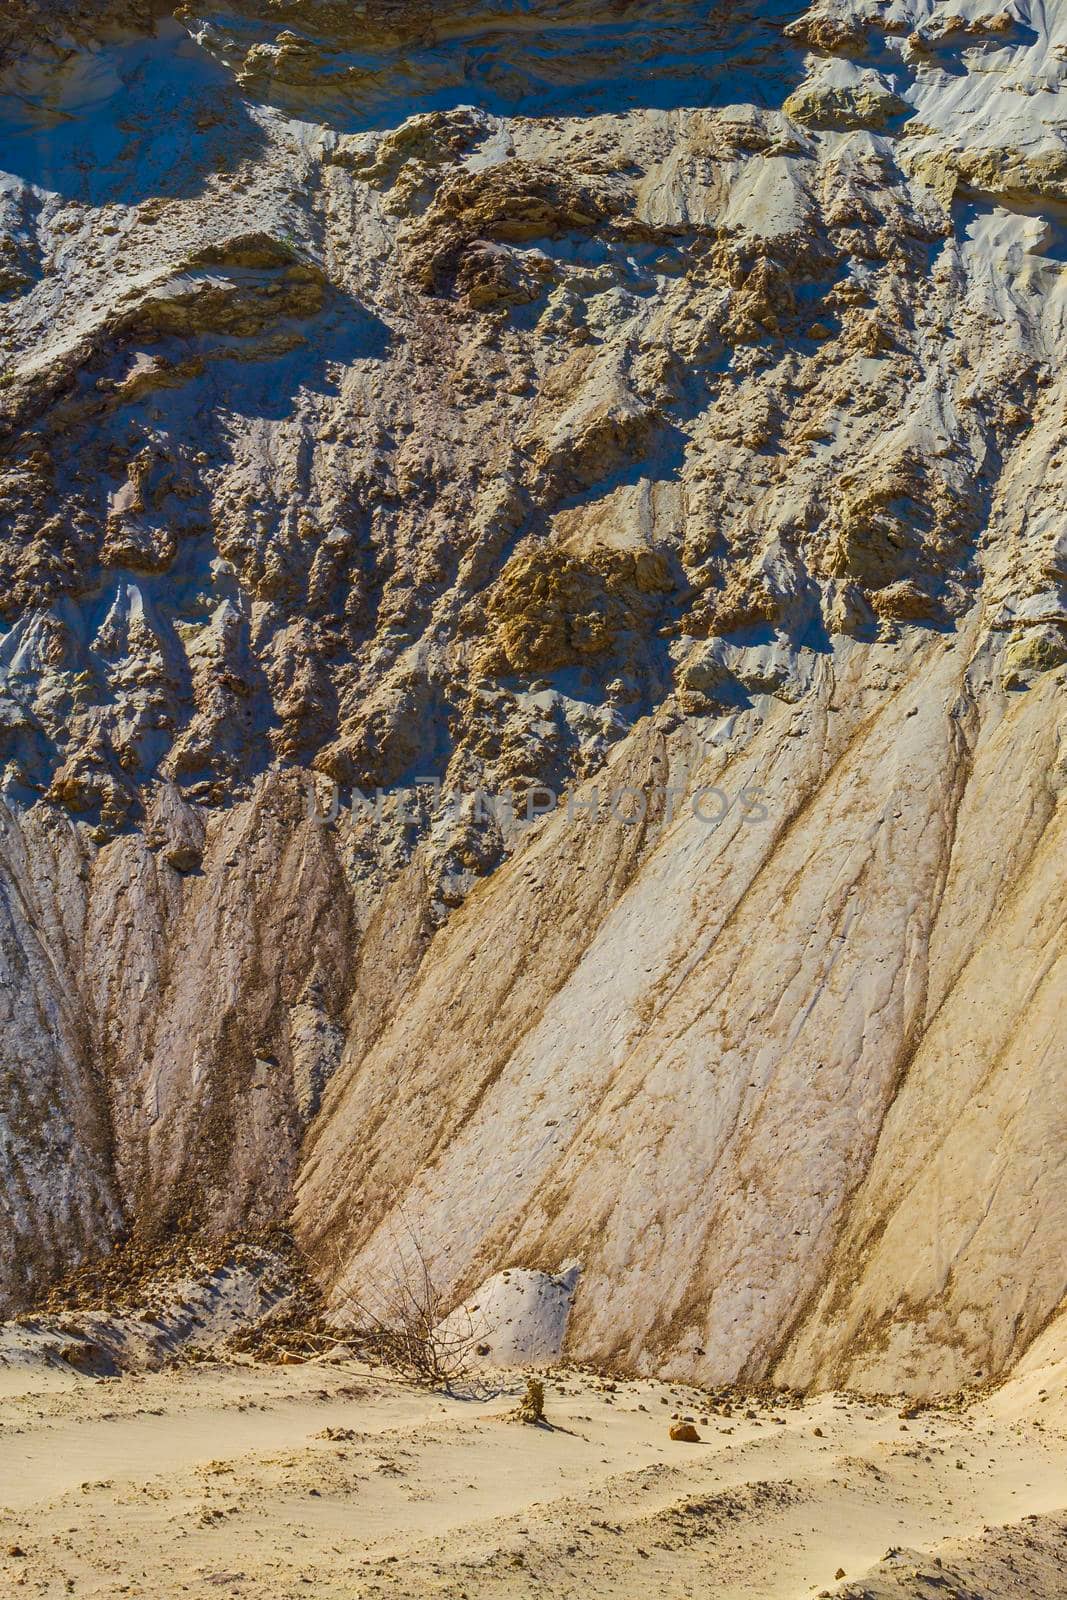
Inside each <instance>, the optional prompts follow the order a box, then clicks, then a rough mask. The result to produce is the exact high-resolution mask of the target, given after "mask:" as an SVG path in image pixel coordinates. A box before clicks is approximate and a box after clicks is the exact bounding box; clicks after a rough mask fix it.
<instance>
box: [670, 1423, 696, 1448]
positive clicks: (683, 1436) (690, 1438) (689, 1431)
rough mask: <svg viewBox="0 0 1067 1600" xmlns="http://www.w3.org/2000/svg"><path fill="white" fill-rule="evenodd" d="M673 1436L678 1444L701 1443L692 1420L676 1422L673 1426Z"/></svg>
mask: <svg viewBox="0 0 1067 1600" xmlns="http://www.w3.org/2000/svg"><path fill="white" fill-rule="evenodd" d="M671 1438H672V1439H674V1440H675V1442H676V1443H678V1444H699V1443H700V1435H699V1433H698V1432H697V1431H696V1429H695V1428H694V1427H693V1424H692V1423H691V1422H676V1423H675V1424H674V1425H673V1427H672V1428H671Z"/></svg>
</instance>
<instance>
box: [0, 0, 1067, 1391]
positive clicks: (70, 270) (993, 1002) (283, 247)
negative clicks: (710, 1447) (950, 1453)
mask: <svg viewBox="0 0 1067 1600" xmlns="http://www.w3.org/2000/svg"><path fill="white" fill-rule="evenodd" d="M16 21H18V24H19V26H18V27H17V29H16V28H14V27H9V29H8V34H7V35H3V34H0V58H3V56H4V52H5V51H6V53H7V54H6V65H5V67H4V69H3V77H2V80H0V141H2V142H0V167H2V168H3V169H5V175H4V176H2V177H0V294H2V299H0V340H2V345H0V351H2V353H0V365H2V377H0V385H2V386H0V425H2V428H3V442H2V445H0V516H2V518H3V529H4V537H3V541H2V543H0V563H2V579H3V581H2V583H0V615H2V617H3V626H4V629H5V632H4V634H3V637H2V639H0V673H2V677H3V683H2V685H0V696H2V698H0V729H2V738H3V748H2V750H0V760H2V762H3V772H2V788H3V801H4V811H3V822H4V827H3V831H2V836H0V853H2V857H3V872H4V879H3V882H4V898H3V924H2V949H3V962H4V976H5V1001H4V1005H5V1011H4V1018H3V1028H4V1037H5V1044H4V1053H3V1067H4V1083H5V1094H4V1097H3V1103H2V1107H0V1127H2V1129H3V1135H2V1137H0V1204H3V1206H4V1208H5V1212H6V1214H7V1218H8V1231H9V1237H10V1238H11V1239H12V1240H13V1241H14V1248H13V1249H11V1250H10V1251H6V1252H5V1254H4V1257H3V1259H2V1261H0V1295H4V1296H6V1297H7V1303H8V1304H9V1305H11V1306H17V1305H19V1304H24V1303H26V1302H27V1301H28V1300H29V1299H31V1298H32V1296H33V1295H34V1293H36V1292H38V1291H39V1290H40V1288H41V1287H42V1286H43V1285H44V1284H46V1283H47V1282H48V1281H49V1279H50V1278H51V1277H52V1276H54V1275H55V1274H56V1273H57V1272H59V1271H60V1270H62V1269H63V1267H64V1266H66V1265H69V1264H70V1263H71V1262H73V1261H75V1260H77V1259H79V1258H80V1257H81V1256H82V1255H84V1254H85V1253H86V1252H91V1251H93V1250H98V1249H106V1248H107V1247H108V1246H109V1244H110V1243H111V1242H112V1241H113V1240H114V1239H116V1238H117V1237H119V1236H120V1235H121V1234H122V1233H123V1232H124V1231H127V1230H129V1229H133V1230H135V1231H136V1232H138V1233H141V1234H144V1235H145V1236H146V1237H151V1235H152V1233H153V1232H159V1231H161V1230H165V1229H170V1228H173V1227H175V1226H182V1227H187V1228H200V1227H207V1228H213V1229H216V1230H219V1231H225V1230H229V1229H232V1228H233V1227H241V1226H246V1227H247V1228H249V1229H250V1230H256V1229H259V1228H262V1227H266V1226H268V1225H270V1224H271V1223H273V1222H275V1221H277V1220H279V1219H285V1218H288V1217H289V1216H290V1214H292V1215H294V1216H295V1224H296V1227H297V1231H298V1235H299V1237H300V1238H301V1240H302V1242H303V1245H304V1247H305V1249H306V1250H307V1251H308V1252H309V1254H310V1255H311V1257H312V1258H313V1259H314V1260H315V1261H316V1262H317V1263H318V1266H319V1270H320V1272H321V1273H322V1275H323V1277H324V1280H325V1281H326V1283H327V1286H328V1287H329V1288H330V1289H331V1290H332V1291H333V1292H334V1293H335V1295H336V1296H337V1298H338V1303H339V1304H340V1303H343V1301H344V1297H345V1294H346V1291H347V1288H348V1287H349V1286H350V1285H351V1284H352V1283H353V1282H357V1281H358V1282H360V1283H366V1282H373V1280H374V1277H375V1274H376V1273H379V1272H381V1271H383V1270H388V1269H389V1261H390V1257H391V1254H392V1253H395V1249H396V1240H397V1237H398V1233H403V1234H406V1233H409V1232H410V1231H411V1229H412V1227H414V1228H416V1229H417V1232H418V1235H419V1238H420V1240H421V1242H422V1245H423V1247H424V1249H425V1251H426V1253H427V1256H428V1258H429V1259H431V1260H432V1262H433V1264H434V1266H435V1269H436V1270H437V1271H438V1272H439V1273H440V1275H441V1277H442V1279H443V1280H445V1281H447V1282H448V1283H449V1284H450V1285H452V1286H454V1288H455V1291H456V1293H457V1295H458V1294H459V1293H461V1292H465V1291H467V1290H469V1289H471V1288H473V1287H474V1286H475V1285H476V1284H477V1283H478V1282H479V1281H480V1280H481V1279H483V1278H485V1277H487V1276H488V1275H489V1274H490V1273H492V1272H493V1271H495V1270H497V1269H498V1268H499V1267H501V1266H506V1265H508V1264H511V1263H517V1264H523V1265H528V1266H533V1267H539V1268H549V1269H555V1268H557V1267H558V1266H560V1265H561V1263H562V1262H563V1261H564V1260H567V1259H571V1258H576V1259H579V1260H581V1262H582V1264H583V1276H582V1284H581V1288H580V1291H579V1294H578V1297H577V1300H576V1305H575V1312H574V1318H573V1321H572V1328H571V1333H570V1344H571V1348H572V1350H573V1351H574V1352H575V1353H576V1354H580V1355H583V1356H595V1357H598V1358H602V1357H604V1358H606V1357H614V1358H618V1359H622V1360H624V1361H626V1362H627V1363H628V1364H630V1365H633V1366H648V1365H655V1366H657V1367H660V1368H667V1369H669V1370H672V1371H676V1372H678V1373H685V1374H687V1375H692V1376H696V1377H699V1376H708V1375H715V1376H722V1377H734V1376H738V1375H740V1376H743V1377H746V1378H753V1377H760V1376H764V1375H768V1374H770V1375H773V1376H775V1377H778V1378H780V1379H781V1380H783V1381H788V1382H796V1383H804V1384H806V1383H816V1382H817V1383H825V1382H836V1383H853V1384H857V1385H863V1386H867V1387H874V1388H881V1389H887V1388H894V1387H898V1386H900V1385H904V1384H907V1385H908V1386H910V1387H914V1388H916V1389H924V1388H925V1389H931V1388H948V1387H953V1386H955V1385H958V1384H959V1383H961V1382H965V1381H968V1380H970V1379H971V1378H973V1377H974V1376H975V1375H976V1374H981V1375H983V1376H987V1375H989V1374H991V1373H996V1372H1001V1371H1003V1370H1006V1369H1007V1368H1008V1367H1009V1366H1010V1365H1011V1364H1012V1362H1013V1361H1014V1360H1015V1359H1016V1358H1017V1357H1018V1355H1019V1354H1020V1353H1021V1352H1022V1351H1023V1350H1024V1349H1026V1347H1027V1346H1028V1344H1029V1343H1030V1341H1031V1340H1032V1339H1033V1337H1034V1336H1035V1334H1036V1333H1037V1332H1038V1331H1039V1329H1040V1328H1041V1327H1042V1326H1043V1325H1044V1323H1045V1322H1046V1321H1047V1320H1048V1319H1049V1318H1050V1317H1051V1316H1052V1315H1053V1314H1054V1312H1055V1310H1056V1308H1057V1306H1058V1305H1059V1304H1060V1302H1061V1300H1062V1299H1063V1296H1064V1293H1065V1290H1067V1281H1065V1269H1064V1266H1063V1261H1064V1248H1063V1247H1064V1243H1065V1241H1067V1202H1065V1201H1064V1198H1063V1195H1064V1182H1063V1178H1064V1170H1063V1169H1064V1156H1063V1151H1064V1149H1065V1148H1067V1142H1065V1139H1064V1133H1065V1128H1064V1096H1063V1089H1062V1080H1063V1076H1064V1067H1065V1065H1067V1062H1065V1059H1064V1056H1065V1050H1064V1045H1063V1042H1062V1027H1061V1026H1060V1016H1059V1013H1060V1010H1061V1008H1062V1002H1063V999H1064V996H1065V994H1067V966H1065V952H1064V909H1065V907H1064V896H1065V892H1067V891H1065V889H1064V884H1063V873H1062V865H1061V864H1062V859H1063V844H1064V840H1063V832H1064V825H1065V824H1064V817H1065V809H1064V804H1063V793H1064V788H1065V785H1067V716H1065V710H1064V693H1063V691H1064V684H1065V681H1067V668H1065V665H1064V664H1065V663H1067V607H1065V592H1064V591H1065V585H1067V533H1065V531H1064V530H1065V524H1064V520H1063V504H1064V488H1065V485H1067V409H1065V402H1067V389H1065V387H1064V385H1065V380H1064V378H1063V375H1062V374H1063V356H1064V352H1065V350H1067V325H1065V313H1067V276H1065V267H1064V249H1065V244H1067V229H1065V224H1064V219H1065V218H1067V141H1065V137H1064V133H1065V129H1067V93H1065V92H1064V90H1063V88H1062V80H1063V77H1064V75H1065V74H1067V6H1063V5H1060V4H1058V3H1054V4H1053V3H1046V4H1044V5H1037V4H1029V3H1028V0H1017V3H1015V4H1013V5H1011V6H1009V7H1007V8H1000V9H997V8H996V7H994V6H992V5H987V4H984V3H982V0H960V3H958V4H956V5H953V6H951V7H950V6H947V5H943V4H933V3H927V0H894V3H893V4H889V5H886V4H877V3H874V0H871V3H869V4H851V3H844V0H841V3H833V0H830V3H826V4H820V5H817V6H815V7H814V8H811V9H809V10H806V11H805V10H803V8H802V7H800V6H799V5H787V4H770V5H766V4H765V5H759V4H744V5H734V6H729V7H727V6H709V5H685V4H677V5H666V6H664V5H659V6H656V7H651V6H644V5H640V4H636V3H635V4H622V3H620V4H614V5H602V6H596V5H595V4H590V3H589V0H570V3H563V0H561V3H554V4H551V5H548V6H539V7H537V8H536V10H535V9H534V8H532V7H529V6H526V5H524V4H519V3H515V4H506V3H502V4H500V5H497V6H485V7H482V6H472V5H465V6H464V5H460V4H459V3H458V0H457V3H455V4H442V5H437V6H432V5H431V6H416V5H408V4H399V3H398V4H394V5H390V4H385V3H380V4H371V5H368V6H367V7H362V8H356V7H353V6H351V5H347V4H326V3H321V4H320V3H315V0H293V3H292V4H284V5H271V6H269V7H268V6H266V5H262V4H257V3H256V0H242V3H239V4H238V3H236V0H235V3H233V4H230V5H220V6H215V7H211V8H210V9H206V8H201V7H199V6H196V5H184V6H182V7H180V8H179V9H178V10H177V12H175V13H173V14H172V13H171V12H170V11H169V10H165V9H164V8H158V10H152V9H151V8H146V9H143V10H138V9H136V8H130V7H122V6H118V5H116V6H113V7H109V6H99V7H96V8H91V7H83V8H71V9H70V10H69V11H68V10H65V9H63V8H57V7H42V8H38V9H37V10H36V11H34V10H33V8H26V10H25V17H23V16H22V14H21V13H20V14H19V17H18V18H16ZM416 780H421V783H420V784H417V783H416ZM435 781H436V782H439V783H440V785H441V789H442V791H443V795H439V794H436V793H435V791H434V789H433V787H432V786H431V784H432V782H435ZM379 789H380V790H381V791H382V794H383V797H384V798H383V799H382V801H381V804H380V805H379V806H378V807H377V811H376V812H375V809H374V808H373V807H372V806H371V805H370V804H368V805H366V806H364V805H362V803H361V796H368V797H373V796H374V795H375V792H376V791H377V790H379ZM416 789H417V793H415V792H414V791H415V790H416ZM711 789H716V790H718V791H721V794H722V795H725V797H726V799H725V801H724V800H722V799H721V798H719V797H718V796H712V795H711V794H710V793H706V792H705V793H704V795H703V798H702V799H698V800H697V801H696V803H694V795H696V794H697V793H698V792H699V791H702V790H703V791H710V790H711ZM480 790H481V791H484V792H486V793H488V794H491V795H494V796H500V795H502V794H504V793H505V792H509V793H511V794H513V795H514V796H515V807H514V810H513V811H512V812H509V810H508V808H507V807H504V806H501V805H496V806H492V805H489V804H486V803H485V802H484V800H479V797H478V791H480ZM623 791H627V795H626V796H625V798H624V799H623V800H622V802H621V803H618V797H619V796H620V795H622V794H623ZM635 791H636V793H635ZM549 792H551V795H555V796H560V797H562V796H565V794H567V793H570V795H571V800H570V803H568V801H567V799H566V798H561V799H560V800H559V803H558V805H556V806H555V808H554V809H551V807H550V794H549ZM353 794H355V798H356V801H357V804H356V806H355V809H354V810H351V809H349V808H350V804H351V801H352V799H353ZM450 794H452V795H455V796H457V797H458V798H457V799H456V800H455V802H454V803H451V804H449V803H447V796H448V795H450ZM337 799H339V800H340V802H341V811H340V815H339V816H332V813H331V805H332V804H333V803H334V801H335V800H337ZM613 800H614V801H616V804H615V805H614V807H613V805H612V801H613ZM527 803H529V805H530V809H531V812H532V813H537V812H538V811H540V810H544V809H546V808H548V809H551V814H550V815H548V816H546V817H545V818H544V819H543V820H541V821H539V822H537V823H536V824H535V825H533V826H524V825H523V809H524V807H525V806H526V804H527ZM724 810H725V812H726V814H725V816H721V815H720V814H721V813H722V812H723V811H724ZM516 812H517V815H516V814H515V813H516ZM635 813H637V815H636V816H635Z"/></svg>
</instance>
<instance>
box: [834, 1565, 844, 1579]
mask: <svg viewBox="0 0 1067 1600" xmlns="http://www.w3.org/2000/svg"><path fill="white" fill-rule="evenodd" d="M844 1576H845V1569H844V1567H838V1569H837V1571H836V1572H835V1573H834V1582H835V1583H836V1582H837V1580H838V1579H839V1578H843V1577H844Z"/></svg>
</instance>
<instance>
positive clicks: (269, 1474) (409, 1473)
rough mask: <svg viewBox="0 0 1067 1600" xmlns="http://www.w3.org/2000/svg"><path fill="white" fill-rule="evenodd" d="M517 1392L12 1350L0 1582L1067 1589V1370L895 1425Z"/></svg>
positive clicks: (416, 1590)
mask: <svg viewBox="0 0 1067 1600" xmlns="http://www.w3.org/2000/svg"><path fill="white" fill-rule="evenodd" d="M1043 1379H1045V1381H1043ZM501 1381H502V1382H503V1383H504V1384H506V1386H507V1392H499V1391H498V1392H497V1393H495V1394H491V1395H489V1396H488V1397H487V1396H486V1393H485V1392H484V1391H481V1392H479V1393H478V1394H473V1393H471V1394H468V1395H466V1396H463V1397H445V1396H441V1395H438V1394H428V1393H423V1392H419V1391H417V1390H413V1389H411V1388H408V1387H406V1386H404V1385H402V1384H400V1383H398V1382H395V1381H392V1380H390V1379H388V1378H385V1377H383V1376H382V1375H381V1374H380V1373H375V1372H373V1371H371V1370H369V1369H366V1368H361V1367H359V1366H357V1365H356V1364H354V1363H346V1364H342V1365H326V1364H317V1363H314V1364H313V1363H309V1364H306V1365H298V1366H279V1367H268V1366H251V1365H249V1366H233V1365H227V1366H223V1365H214V1364H212V1365H201V1366H189V1367H184V1368H182V1369H179V1370H177V1371H168V1372H162V1373H155V1374H150V1375H144V1376H128V1377H121V1378H118V1379H105V1380H100V1379H91V1378H83V1377H79V1376H77V1375H74V1374H70V1373H65V1372H64V1373H61V1372H58V1371H55V1370H45V1369H41V1368H37V1369H27V1368H23V1369H15V1368H6V1369H5V1368H2V1367H0V1594H4V1595H6V1594H7V1593H8V1592H11V1593H13V1594H14V1593H18V1594H22V1593H26V1594H41V1595H48V1596H52V1595H68V1594H74V1595H78V1596H107V1597H109V1600H110V1597H112V1596H118V1595H134V1596H137V1595H140V1596H160V1597H170V1596H179V1595H181V1596H196V1595H211V1596H220V1595H221V1596H226V1595H231V1596H242V1597H243V1596H256V1597H257V1600H274V1597H283V1596H285V1597H290V1596H294V1597H295V1596H307V1597H309V1600H312V1597H316V1596H321V1597H323V1600H325V1597H330V1600H339V1597H344V1600H355V1597H358V1596H409V1595H410V1596H429V1595H435V1596H447V1597H450V1600H463V1597H466V1600H478V1597H481V1596H489V1595H494V1596H499V1595H506V1596H512V1595H514V1596H543V1595H549V1596H556V1595H558V1596H582V1597H583V1600H590V1597H598V1596H635V1597H636V1596H640V1597H642V1600H644V1597H651V1596H694V1597H696V1596H701V1597H704V1596H716V1597H724V1600H725V1597H733V1596H745V1597H746V1600H772V1597H773V1600H778V1597H786V1596H788V1597H802V1596H808V1595H819V1594H824V1595H825V1594H829V1595H834V1596H846V1595H847V1596H859V1595H869V1596H879V1597H881V1596H886V1597H888V1596H898V1595H922V1596H931V1597H933V1596H937V1597H938V1600H951V1597H956V1600H964V1597H966V1600H973V1597H976V1596H1001V1595H1004V1596H1019V1597H1025V1600H1035V1597H1045V1596H1053V1595H1055V1596H1067V1509H1065V1508H1067V1471H1065V1469H1067V1406H1065V1403H1064V1398H1063V1387H1062V1375H1061V1373H1060V1371H1059V1370H1058V1368H1057V1369H1055V1370H1052V1371H1051V1376H1049V1375H1047V1374H1044V1373H1043V1372H1042V1371H1041V1370H1039V1369H1034V1370H1031V1371H1030V1372H1029V1373H1028V1374H1027V1375H1026V1377H1025V1378H1023V1379H1020V1380H1018V1381H1017V1382H1016V1383H1015V1384H1014V1385H1013V1386H1011V1387H1009V1388H1008V1389H1006V1390H1002V1391H1000V1393H999V1394H998V1395H996V1396H993V1397H992V1398H991V1399H987V1400H984V1401H982V1402H980V1403H978V1404H977V1405H976V1406H974V1407H973V1408H972V1409H971V1410H969V1411H967V1412H959V1411H943V1412H939V1411H924V1412H921V1413H920V1414H919V1415H917V1416H911V1417H904V1418H902V1417H901V1415H900V1407H899V1405H889V1404H872V1403H870V1402H862V1401H859V1400H856V1399H854V1398H849V1397H845V1396H840V1395H824V1396H822V1397H819V1398H817V1399H814V1400H812V1401H810V1402H808V1403H806V1404H804V1405H803V1406H793V1407H790V1406H774V1405H770V1404H767V1403H763V1404H748V1403H746V1404H744V1405H743V1406H742V1407H741V1408H738V1407H736V1406H735V1407H734V1408H733V1410H732V1414H731V1415H729V1416H723V1415H716V1414H714V1412H713V1411H712V1410H709V1408H708V1405H707V1402H706V1399H703V1398H702V1397H700V1396H698V1395H696V1394H695V1393H693V1392H690V1391H686V1390H684V1389H682V1388H679V1387H677V1386H667V1385H664V1384H660V1383H652V1382H648V1383H644V1382H642V1383H619V1384H618V1385H617V1386H612V1385H610V1384H609V1383H607V1382H606V1381H605V1380H602V1379H598V1378H595V1377H591V1376H589V1375H586V1374H580V1373H575V1372H571V1371H568V1370H566V1369H560V1370H557V1371H554V1372H553V1373H551V1374H549V1375H548V1377H547V1415H548V1421H549V1425H547V1426H544V1427H534V1426H528V1425H524V1424H522V1423H521V1422H517V1421H514V1420H511V1419H510V1418H509V1416H508V1413H509V1412H510V1411H512V1410H513V1409H514V1407H515V1403H516V1398H515V1397H516V1393H517V1391H518V1388H519V1387H521V1382H520V1381H519V1380H517V1379H516V1378H515V1377H514V1376H511V1377H510V1378H508V1379H504V1380H501ZM1050 1385H1052V1387H1050ZM676 1415H680V1416H689V1417H692V1418H693V1419H694V1420H695V1422H696V1426H697V1429H698V1431H699V1433H700V1434H701V1442H700V1443H699V1444H682V1443H676V1442H673V1441H672V1440H671V1439H670V1438H669V1436H668V1429H669V1425H670V1422H671V1419H672V1417H673V1416H676ZM701 1419H706V1420H704V1421H702V1420H701ZM838 1574H841V1576H838Z"/></svg>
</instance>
